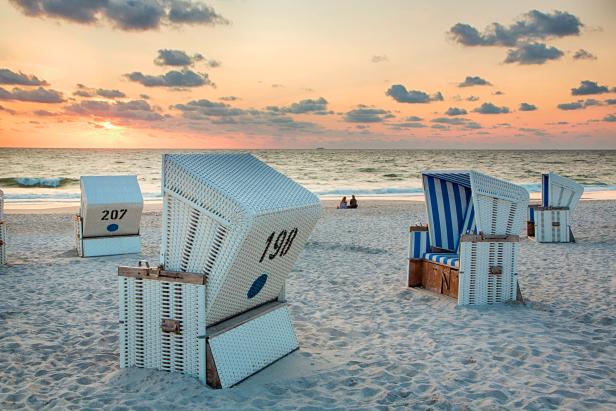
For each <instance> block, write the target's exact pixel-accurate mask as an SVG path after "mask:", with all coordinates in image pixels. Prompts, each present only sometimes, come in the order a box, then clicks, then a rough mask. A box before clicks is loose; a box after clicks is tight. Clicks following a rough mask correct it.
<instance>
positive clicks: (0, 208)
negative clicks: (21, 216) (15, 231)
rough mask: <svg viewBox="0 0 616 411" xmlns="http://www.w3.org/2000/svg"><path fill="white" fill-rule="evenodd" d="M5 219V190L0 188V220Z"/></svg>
mask: <svg viewBox="0 0 616 411" xmlns="http://www.w3.org/2000/svg"><path fill="white" fill-rule="evenodd" d="M3 219H4V191H2V190H0V221H1V220H3Z"/></svg>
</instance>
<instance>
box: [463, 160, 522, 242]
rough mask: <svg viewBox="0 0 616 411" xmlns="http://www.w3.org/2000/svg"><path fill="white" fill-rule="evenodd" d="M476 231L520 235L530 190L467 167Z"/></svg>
mask: <svg viewBox="0 0 616 411" xmlns="http://www.w3.org/2000/svg"><path fill="white" fill-rule="evenodd" d="M470 180H471V187H472V196H473V206H474V209H475V222H476V224H477V231H478V232H481V233H483V234H487V235H520V232H521V231H522V227H523V226H524V224H525V223H526V214H527V208H528V201H529V194H528V191H526V189H524V188H523V187H520V186H518V185H516V184H513V183H510V182H508V181H505V180H501V179H498V178H495V177H491V176H488V175H485V174H483V173H480V172H477V171H470Z"/></svg>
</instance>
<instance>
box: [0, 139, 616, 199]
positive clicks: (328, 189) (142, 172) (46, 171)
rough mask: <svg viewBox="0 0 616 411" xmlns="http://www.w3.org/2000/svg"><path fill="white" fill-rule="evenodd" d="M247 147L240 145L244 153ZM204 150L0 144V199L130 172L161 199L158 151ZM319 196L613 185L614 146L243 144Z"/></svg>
mask: <svg viewBox="0 0 616 411" xmlns="http://www.w3.org/2000/svg"><path fill="white" fill-rule="evenodd" d="M246 151H247V150H243V152H246ZM185 152H202V153H207V152H220V151H212V150H125V149H117V150H116V149H13V148H0V189H1V190H3V191H4V193H5V199H6V201H7V202H9V203H10V202H14V203H49V202H54V203H56V202H76V201H78V199H79V197H80V188H79V177H80V176H83V175H119V174H134V175H137V176H138V178H139V183H140V185H141V191H142V193H143V196H144V198H145V199H146V200H157V199H160V198H161V189H160V181H161V158H162V155H163V153H185ZM248 152H250V153H252V154H253V155H255V156H256V157H258V158H259V159H261V160H263V161H265V162H266V163H267V164H269V165H270V166H272V167H274V168H275V169H277V170H279V171H280V172H282V173H284V174H286V175H287V176H289V177H291V178H292V179H294V180H295V181H297V182H299V183H300V184H302V185H304V186H305V187H306V188H308V189H309V190H311V191H312V192H314V193H315V194H317V195H319V196H320V197H323V198H336V197H340V196H343V195H347V196H348V195H351V194H354V195H355V196H357V197H358V198H361V197H392V198H393V197H401V196H417V195H421V194H422V192H423V190H422V186H421V178H420V175H421V171H422V170H428V169H437V170H443V169H449V170H451V169H455V170H466V169H475V170H479V171H482V172H484V173H487V174H490V175H493V176H495V177H499V178H502V179H505V180H509V181H512V182H514V183H517V184H520V185H521V186H523V187H525V188H526V189H527V190H528V191H530V192H535V191H540V188H541V183H540V182H541V173H544V172H547V171H553V172H556V173H558V174H561V175H564V176H567V177H570V178H572V179H574V180H576V181H577V182H579V183H581V184H583V185H584V186H585V189H586V191H612V190H616V150H592V151H591V150H575V151H574V150H571V151H564V150H553V151H548V150H541V151H535V150H533V151H531V150H328V149H314V150H253V151H248Z"/></svg>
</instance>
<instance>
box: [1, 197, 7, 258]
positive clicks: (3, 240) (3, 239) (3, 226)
mask: <svg viewBox="0 0 616 411" xmlns="http://www.w3.org/2000/svg"><path fill="white" fill-rule="evenodd" d="M4 264H6V222H5V221H4V192H3V191H2V190H0V265H4Z"/></svg>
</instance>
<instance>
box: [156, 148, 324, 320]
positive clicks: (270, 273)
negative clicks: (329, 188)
mask: <svg viewBox="0 0 616 411" xmlns="http://www.w3.org/2000/svg"><path fill="white" fill-rule="evenodd" d="M162 167H163V170H162V174H163V181H162V190H163V235H162V237H163V238H162V245H161V263H162V264H163V265H164V266H165V268H166V269H167V270H171V271H187V272H193V273H202V274H204V275H207V276H208V281H207V302H206V304H207V306H206V311H207V315H206V321H207V324H208V325H211V324H215V323H218V322H220V321H223V320H225V319H227V318H230V317H232V316H234V315H237V314H240V313H242V312H244V311H247V310H249V309H251V308H254V307H256V306H259V305H261V304H264V303H266V302H268V301H272V300H275V299H276V298H277V297H278V295H279V294H280V292H281V290H282V288H283V286H284V283H285V280H286V278H287V276H288V274H289V273H290V272H291V270H292V268H293V265H294V263H295V261H296V260H297V258H298V257H299V255H300V254H301V252H302V250H303V248H304V244H305V243H306V241H307V240H308V237H309V236H310V233H311V232H312V229H313V228H314V226H315V224H316V222H317V220H318V218H319V217H320V215H321V206H320V201H319V199H318V197H316V196H315V195H314V194H312V193H311V192H310V191H308V190H307V189H305V188H304V187H302V186H300V185H299V184H297V183H295V182H294V181H293V180H291V179H290V178H288V177H286V176H284V175H283V174H281V173H279V172H278V171H276V170H274V169H273V168H271V167H269V166H268V165H267V164H265V163H263V162H261V161H259V160H258V159H257V158H255V157H253V156H252V155H250V154H237V153H233V154H231V153H216V154H165V155H164V156H163V165H162Z"/></svg>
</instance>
